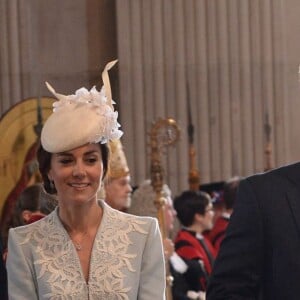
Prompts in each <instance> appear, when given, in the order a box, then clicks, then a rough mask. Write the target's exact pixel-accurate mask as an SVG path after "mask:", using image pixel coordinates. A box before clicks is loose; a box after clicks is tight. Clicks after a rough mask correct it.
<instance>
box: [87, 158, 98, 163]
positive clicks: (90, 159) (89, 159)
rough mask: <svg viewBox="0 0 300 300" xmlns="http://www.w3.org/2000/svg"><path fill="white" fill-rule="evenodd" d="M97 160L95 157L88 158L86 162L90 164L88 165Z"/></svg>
mask: <svg viewBox="0 0 300 300" xmlns="http://www.w3.org/2000/svg"><path fill="white" fill-rule="evenodd" d="M97 160H98V159H97V158H96V157H89V158H88V159H87V162H88V163H90V164H93V163H95V162H96V161H97Z"/></svg>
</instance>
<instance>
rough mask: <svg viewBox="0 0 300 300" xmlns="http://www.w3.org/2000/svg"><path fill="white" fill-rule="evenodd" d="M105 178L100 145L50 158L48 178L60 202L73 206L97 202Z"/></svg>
mask: <svg viewBox="0 0 300 300" xmlns="http://www.w3.org/2000/svg"><path fill="white" fill-rule="evenodd" d="M102 175H103V163H102V156H101V150H100V147H99V144H87V145H84V146H81V147H78V148H76V149H73V150H70V151H66V152H61V153H55V154H53V155H52V157H51V166H50V170H49V173H48V177H49V180H50V181H54V185H55V188H56V190H57V198H58V201H59V202H64V203H65V204H68V205H70V204H83V203H85V202H88V201H90V200H96V194H97V191H98V189H99V185H100V181H101V180H102Z"/></svg>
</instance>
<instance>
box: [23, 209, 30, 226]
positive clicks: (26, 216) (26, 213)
mask: <svg viewBox="0 0 300 300" xmlns="http://www.w3.org/2000/svg"><path fill="white" fill-rule="evenodd" d="M31 215H32V212H31V211H30V210H28V209H25V210H23V211H22V218H23V221H24V222H25V223H27V222H28V220H29V219H30V218H31Z"/></svg>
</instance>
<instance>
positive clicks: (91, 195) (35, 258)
mask: <svg viewBox="0 0 300 300" xmlns="http://www.w3.org/2000/svg"><path fill="white" fill-rule="evenodd" d="M113 64H114V62H113V63H110V64H108V65H107V67H106V68H105V70H104V72H103V73H102V78H103V82H104V89H102V90H101V92H98V91H97V90H96V89H95V88H93V89H92V90H90V91H88V90H86V89H79V90H77V91H76V93H75V95H70V96H64V95H61V94H57V93H56V92H55V91H54V89H53V88H52V87H51V86H50V85H48V88H49V90H50V91H51V92H52V93H53V94H54V95H55V96H56V97H57V98H58V99H59V101H57V102H55V103H54V112H53V114H52V115H51V116H50V117H49V118H48V120H47V121H46V123H45V125H44V127H43V130H42V133H41V145H40V147H39V149H38V152H37V157H38V162H39V169H40V172H41V175H42V177H43V181H44V187H45V190H46V191H47V192H49V193H55V194H56V195H57V199H58V206H57V208H56V209H55V211H53V212H52V213H51V214H50V215H48V216H47V217H45V218H43V219H41V220H40V221H37V222H35V223H33V224H31V225H26V226H22V227H18V228H15V229H11V230H10V232H9V241H8V259H7V271H8V289H9V297H10V299H12V300H17V299H28V300H35V299H52V300H54V299H55V300H58V299H72V300H73V299H74V300H77V299H78V300H93V299H103V300H114V299H116V300H117V299H118V300H134V299H140V300H160V299H165V296H164V294H165V270H164V258H163V249H162V243H161V235H160V231H159V227H158V222H157V220H156V219H154V218H150V217H136V216H132V215H128V214H125V213H122V212H119V211H117V210H115V209H113V208H111V207H109V206H108V205H107V204H105V202H104V201H102V200H97V192H98V190H99V187H100V182H101V181H102V180H103V177H104V176H105V173H106V171H107V166H108V148H107V145H106V144H107V142H108V141H109V140H113V139H116V138H120V136H121V135H122V132H121V131H120V130H119V129H118V127H119V124H118V122H117V113H116V112H114V111H113V108H112V105H111V104H112V99H111V97H110V86H109V80H108V74H107V73H108V72H107V71H108V70H109V68H110V67H112V66H113ZM106 91H108V92H107V93H106Z"/></svg>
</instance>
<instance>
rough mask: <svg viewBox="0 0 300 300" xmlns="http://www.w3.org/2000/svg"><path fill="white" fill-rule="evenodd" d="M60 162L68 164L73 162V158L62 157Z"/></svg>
mask: <svg viewBox="0 0 300 300" xmlns="http://www.w3.org/2000/svg"><path fill="white" fill-rule="evenodd" d="M59 162H60V163H61V164H63V165H67V164H69V163H71V162H72V159H69V158H64V159H61V160H60V161H59Z"/></svg>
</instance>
